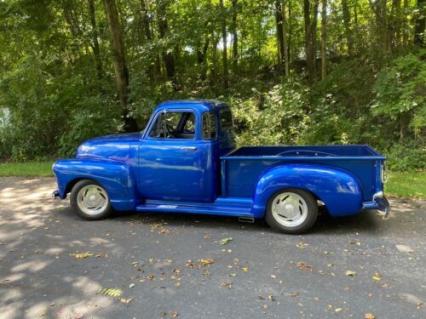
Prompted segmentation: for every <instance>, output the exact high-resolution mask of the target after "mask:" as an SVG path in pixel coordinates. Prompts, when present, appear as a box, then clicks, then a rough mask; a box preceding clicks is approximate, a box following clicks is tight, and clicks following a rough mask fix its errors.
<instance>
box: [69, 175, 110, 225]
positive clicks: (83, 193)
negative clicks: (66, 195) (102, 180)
mask: <svg viewBox="0 0 426 319" xmlns="http://www.w3.org/2000/svg"><path fill="white" fill-rule="evenodd" d="M71 207H72V208H73V209H74V210H75V211H76V212H77V214H78V215H79V216H80V217H82V218H84V219H88V220H96V219H102V218H105V217H107V216H109V215H110V214H111V213H112V208H111V203H110V201H109V196H108V193H107V192H106V190H105V189H104V188H103V187H102V186H101V185H99V184H98V183H96V182H94V181H91V180H87V179H86V180H82V181H79V182H78V183H77V184H75V185H74V187H73V189H72V191H71Z"/></svg>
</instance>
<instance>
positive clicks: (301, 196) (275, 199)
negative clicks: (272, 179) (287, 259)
mask: <svg viewBox="0 0 426 319" xmlns="http://www.w3.org/2000/svg"><path fill="white" fill-rule="evenodd" d="M317 217H318V205H317V201H316V200H315V198H314V197H313V196H312V194H310V193H308V192H306V191H303V190H300V189H286V190H282V191H280V192H278V193H275V194H274V195H273V196H272V197H271V199H270V200H269V203H268V206H267V210H266V217H265V219H266V222H267V223H268V225H269V226H270V227H272V228H274V229H276V230H279V231H281V232H284V233H288V234H301V233H303V232H306V231H307V230H309V229H310V228H311V227H312V226H313V225H314V224H315V222H316V220H317Z"/></svg>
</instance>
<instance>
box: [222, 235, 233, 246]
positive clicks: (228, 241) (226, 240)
mask: <svg viewBox="0 0 426 319" xmlns="http://www.w3.org/2000/svg"><path fill="white" fill-rule="evenodd" d="M231 241H232V237H226V238H222V239H221V240H220V241H219V245H222V246H223V245H227V244H229V243H230V242H231Z"/></svg>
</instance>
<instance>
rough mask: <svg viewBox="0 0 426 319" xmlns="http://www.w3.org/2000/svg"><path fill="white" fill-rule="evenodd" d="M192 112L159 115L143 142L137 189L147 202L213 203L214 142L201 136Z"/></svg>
mask: <svg viewBox="0 0 426 319" xmlns="http://www.w3.org/2000/svg"><path fill="white" fill-rule="evenodd" d="M198 117H199V116H198V115H197V114H196V113H194V112H193V111H192V110H172V111H171V110H170V111H167V112H159V113H158V114H157V115H156V117H155V118H154V121H153V124H152V125H151V127H150V128H148V130H149V131H148V132H147V133H146V135H145V138H144V139H143V140H142V141H141V145H140V151H139V159H138V166H137V174H138V176H137V181H138V190H139V193H140V194H141V196H142V197H143V198H144V199H157V200H171V201H196V202H208V201H212V200H213V199H214V196H215V183H216V181H215V178H214V174H213V166H212V161H213V158H212V151H213V146H212V141H210V140H204V139H202V138H199V137H200V134H199V129H200V128H199V126H200V125H199V119H198Z"/></svg>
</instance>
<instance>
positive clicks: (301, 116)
mask: <svg viewBox="0 0 426 319" xmlns="http://www.w3.org/2000/svg"><path fill="white" fill-rule="evenodd" d="M252 91H253V95H254V97H252V98H249V99H241V98H234V99H231V100H230V104H231V105H233V111H234V116H235V121H236V127H237V133H238V136H237V142H238V144H240V145H244V144H245V145H248V144H251V145H261V144H267V145H273V144H296V143H300V139H301V137H302V136H303V133H304V132H305V131H306V129H307V127H308V125H309V117H308V116H307V115H306V113H305V111H304V109H305V108H306V104H307V100H306V98H307V92H308V88H307V87H306V86H304V85H303V84H302V83H300V81H299V80H297V79H293V80H291V81H286V82H284V83H282V84H278V85H275V86H273V87H272V88H271V89H270V90H269V91H268V92H266V93H263V92H259V91H258V90H257V89H256V88H252Z"/></svg>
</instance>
